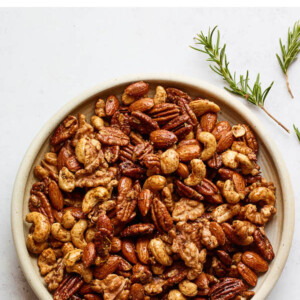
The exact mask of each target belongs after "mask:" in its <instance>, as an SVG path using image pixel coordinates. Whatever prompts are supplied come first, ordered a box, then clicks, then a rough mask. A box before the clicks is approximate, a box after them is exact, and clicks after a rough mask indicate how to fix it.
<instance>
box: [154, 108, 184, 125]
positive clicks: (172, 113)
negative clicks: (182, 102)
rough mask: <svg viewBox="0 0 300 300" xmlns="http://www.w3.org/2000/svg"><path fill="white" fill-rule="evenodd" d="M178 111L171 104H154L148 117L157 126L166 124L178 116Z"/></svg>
mask: <svg viewBox="0 0 300 300" xmlns="http://www.w3.org/2000/svg"><path fill="white" fill-rule="evenodd" d="M179 112H180V109H179V107H178V106H177V105H176V104H173V103H159V104H155V105H154V106H153V108H152V109H151V110H150V111H149V115H150V116H151V117H152V119H153V120H155V121H156V122H157V123H158V124H159V125H163V124H166V123H167V122H169V121H171V120H173V119H174V118H176V117H178V116H179Z"/></svg>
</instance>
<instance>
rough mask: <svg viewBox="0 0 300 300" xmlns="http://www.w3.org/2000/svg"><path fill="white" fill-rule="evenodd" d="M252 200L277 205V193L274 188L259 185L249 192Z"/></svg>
mask: <svg viewBox="0 0 300 300" xmlns="http://www.w3.org/2000/svg"><path fill="white" fill-rule="evenodd" d="M249 200H250V202H253V203H256V202H258V201H263V202H264V203H265V204H269V205H273V206H274V205H275V195H274V193H273V191H272V190H270V189H268V188H266V187H257V188H255V189H254V190H253V191H252V192H251V193H250V194H249Z"/></svg>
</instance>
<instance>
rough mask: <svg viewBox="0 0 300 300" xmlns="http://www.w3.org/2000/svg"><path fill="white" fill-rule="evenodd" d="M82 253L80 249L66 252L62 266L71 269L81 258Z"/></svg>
mask: <svg viewBox="0 0 300 300" xmlns="http://www.w3.org/2000/svg"><path fill="white" fill-rule="evenodd" d="M82 253H83V250H81V249H75V250H72V251H70V252H68V253H67V254H66V255H65V256H64V264H65V266H67V267H72V266H74V265H75V263H76V262H77V261H78V260H80V258H81V257H82Z"/></svg>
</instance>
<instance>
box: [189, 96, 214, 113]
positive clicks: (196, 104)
mask: <svg viewBox="0 0 300 300" xmlns="http://www.w3.org/2000/svg"><path fill="white" fill-rule="evenodd" d="M189 105H190V108H191V109H192V111H193V112H194V113H195V115H196V116H197V117H199V116H202V115H203V114H205V113H207V112H213V113H217V112H218V111H220V107H219V106H218V105H217V104H216V103H214V102H212V101H209V100H206V99H198V100H194V101H191V102H190V104H189Z"/></svg>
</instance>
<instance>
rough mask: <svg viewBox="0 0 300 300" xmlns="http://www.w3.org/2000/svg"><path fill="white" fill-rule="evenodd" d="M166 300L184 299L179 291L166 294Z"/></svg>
mask: <svg viewBox="0 0 300 300" xmlns="http://www.w3.org/2000/svg"><path fill="white" fill-rule="evenodd" d="M168 300H186V297H184V296H183V294H182V293H181V292H180V291H179V290H171V291H170V292H169V294H168Z"/></svg>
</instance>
